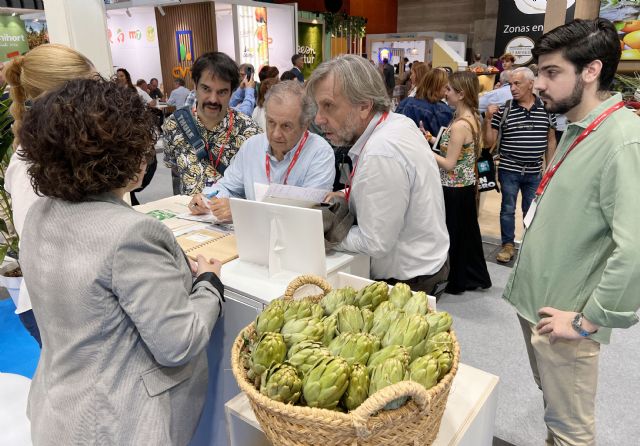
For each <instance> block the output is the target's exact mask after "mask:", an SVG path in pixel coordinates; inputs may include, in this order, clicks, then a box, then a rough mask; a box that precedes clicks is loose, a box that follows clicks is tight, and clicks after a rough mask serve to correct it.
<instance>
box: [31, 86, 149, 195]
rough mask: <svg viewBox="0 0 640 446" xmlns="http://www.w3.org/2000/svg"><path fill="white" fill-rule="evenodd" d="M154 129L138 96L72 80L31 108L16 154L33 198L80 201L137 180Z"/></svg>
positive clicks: (125, 89) (135, 93)
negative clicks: (25, 168) (26, 166)
mask: <svg viewBox="0 0 640 446" xmlns="http://www.w3.org/2000/svg"><path fill="white" fill-rule="evenodd" d="M154 123H155V118H154V115H153V113H152V112H151V111H150V110H149V109H148V108H147V107H146V106H145V105H144V103H143V102H142V100H141V99H140V96H138V93H137V92H135V91H131V90H130V89H128V88H121V87H119V86H118V85H117V84H116V83H115V82H109V81H106V80H104V79H102V78H99V77H98V78H93V79H76V80H72V81H69V82H67V83H66V84H64V85H63V86H62V87H59V88H57V89H55V90H52V91H50V92H48V93H47V94H45V95H44V96H41V97H40V98H38V99H36V100H35V101H34V102H33V106H32V107H31V109H30V110H29V111H27V112H26V113H25V116H24V121H23V124H22V127H21V128H20V140H21V149H20V151H19V153H20V156H22V157H24V158H25V159H26V161H27V163H28V164H29V175H30V176H31V183H32V185H33V188H34V190H35V191H36V193H38V194H40V195H45V196H47V197H54V198H61V199H63V200H66V201H74V202H77V201H84V200H85V199H87V198H88V197H89V196H91V195H97V194H102V193H105V192H110V191H113V190H114V189H118V188H122V187H125V186H127V185H128V184H129V183H130V181H132V180H135V179H136V178H137V177H138V175H139V174H140V167H141V165H142V162H143V161H144V160H145V159H150V157H151V156H152V155H153V154H154V151H153V146H154V144H155V141H156V136H155V131H154Z"/></svg>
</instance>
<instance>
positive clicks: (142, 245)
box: [19, 79, 223, 445]
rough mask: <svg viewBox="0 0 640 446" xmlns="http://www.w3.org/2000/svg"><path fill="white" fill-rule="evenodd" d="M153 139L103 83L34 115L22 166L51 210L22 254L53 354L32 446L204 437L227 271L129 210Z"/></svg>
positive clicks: (41, 207)
mask: <svg viewBox="0 0 640 446" xmlns="http://www.w3.org/2000/svg"><path fill="white" fill-rule="evenodd" d="M153 125H154V118H153V115H151V113H150V112H149V110H148V109H147V107H145V106H144V104H143V103H142V100H141V99H140V98H139V97H138V95H137V94H136V93H135V92H134V91H131V90H130V89H125V88H120V87H118V86H117V85H116V84H115V83H113V82H108V81H105V80H102V79H79V80H72V81H69V82H68V83H66V84H65V85H64V86H63V87H61V88H58V89H56V90H53V91H51V92H49V93H47V94H45V95H44V96H41V97H39V98H38V99H36V100H35V101H34V103H33V106H32V107H31V109H30V110H29V111H27V112H26V113H25V115H24V120H23V123H22V127H21V129H20V132H19V137H20V140H21V150H20V155H21V156H22V157H23V158H24V159H26V161H27V163H28V164H29V174H30V175H31V178H32V183H33V186H34V188H35V190H36V192H37V193H39V194H40V195H43V196H44V198H43V199H41V200H38V201H37V202H36V203H34V204H33V205H32V207H31V209H30V211H29V219H28V220H27V221H26V223H25V226H24V229H23V238H22V250H21V259H22V263H23V265H24V275H25V280H26V281H27V282H28V283H29V290H30V294H31V300H32V304H33V308H34V311H35V312H36V314H37V315H38V323H39V325H40V330H41V333H42V340H43V345H42V354H41V356H40V361H39V363H38V368H37V370H36V374H35V376H34V378H33V382H32V384H31V391H30V393H29V410H28V415H29V418H30V420H31V434H32V440H33V444H34V445H42V444H103V443H108V444H172V445H186V444H188V443H189V441H190V439H191V437H192V435H193V433H194V431H195V428H196V424H197V422H198V419H199V416H200V412H201V410H202V407H203V405H204V399H205V395H206V389H207V357H206V353H205V348H206V346H207V344H208V342H209V337H210V335H211V332H212V329H213V326H214V324H215V322H216V320H217V318H218V316H219V315H220V314H221V310H222V295H223V287H222V284H221V282H220V279H219V278H218V275H219V274H220V266H221V264H220V262H218V261H215V260H213V259H211V260H207V259H205V258H203V257H202V256H200V257H199V258H198V263H197V264H192V265H190V264H189V262H188V260H187V258H186V256H185V255H184V253H183V252H182V250H181V249H180V247H179V246H178V244H177V242H176V240H175V238H174V237H173V234H172V233H171V231H169V229H168V228H167V227H166V226H164V225H163V224H162V223H161V222H159V221H157V220H155V219H154V218H152V217H150V216H147V215H145V214H142V213H139V212H137V211H135V210H133V209H132V208H131V207H130V206H129V205H127V204H126V203H125V202H124V201H123V200H122V198H123V196H124V194H125V193H126V192H128V191H130V190H132V189H134V188H136V187H137V186H138V185H139V183H140V181H141V179H142V175H143V172H144V168H145V165H146V161H147V159H149V157H150V156H152V154H153V150H152V147H153V143H154V142H155V132H154V130H153ZM193 275H195V276H196V279H195V281H194V280H193Z"/></svg>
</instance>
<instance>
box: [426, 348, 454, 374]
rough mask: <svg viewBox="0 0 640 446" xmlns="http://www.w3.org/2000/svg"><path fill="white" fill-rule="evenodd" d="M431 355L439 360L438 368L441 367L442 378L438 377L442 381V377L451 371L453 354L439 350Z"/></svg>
mask: <svg viewBox="0 0 640 446" xmlns="http://www.w3.org/2000/svg"><path fill="white" fill-rule="evenodd" d="M429 354H430V355H431V356H433V357H434V358H436V359H437V361H438V366H439V367H440V376H438V379H442V377H443V376H444V375H446V374H447V373H449V370H451V366H452V365H453V352H450V351H447V350H441V349H437V350H434V351H432V352H431V353H429Z"/></svg>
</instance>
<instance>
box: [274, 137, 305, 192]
mask: <svg viewBox="0 0 640 446" xmlns="http://www.w3.org/2000/svg"><path fill="white" fill-rule="evenodd" d="M307 138H309V130H307V131H306V132H304V135H303V136H302V139H301V140H300V144H298V148H297V149H296V152H295V153H294V154H293V158H291V162H290V163H289V167H288V168H287V173H286V174H285V176H284V182H283V183H282V184H287V180H288V179H289V174H290V173H291V169H293V166H295V165H296V163H297V162H298V158H299V157H300V152H302V148H303V147H304V144H305V143H306V142H307ZM264 162H265V170H266V171H267V181H268V182H269V184H271V162H270V160H269V154H268V153H267V154H265V156H264Z"/></svg>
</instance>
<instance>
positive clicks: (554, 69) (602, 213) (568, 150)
mask: <svg viewBox="0 0 640 446" xmlns="http://www.w3.org/2000/svg"><path fill="white" fill-rule="evenodd" d="M532 53H533V55H534V57H535V58H536V60H537V63H538V77H537V79H536V81H535V87H536V89H537V90H538V91H539V92H540V97H541V98H542V100H543V101H544V103H545V107H546V108H547V110H549V111H551V112H554V113H558V114H564V115H566V117H567V119H568V121H569V124H568V125H567V129H566V131H565V133H564V135H563V136H562V140H561V141H560V143H559V145H558V148H557V150H556V155H555V157H554V159H553V162H552V163H551V164H550V165H549V167H548V168H547V170H546V172H545V174H544V177H543V179H542V182H541V183H540V187H539V188H538V189H537V191H536V199H535V202H534V204H532V206H531V208H530V209H529V213H528V214H527V216H526V218H525V225H526V226H527V230H526V232H525V236H524V239H523V241H522V247H521V249H520V254H519V256H518V260H517V262H516V265H515V266H514V268H513V271H512V274H511V278H510V279H509V282H508V283H507V286H506V287H505V291H504V298H505V299H506V300H507V301H509V302H510V303H511V304H512V305H513V306H514V307H515V309H516V311H517V313H518V318H519V320H520V325H521V327H522V331H523V334H524V339H525V345H526V347H527V352H528V354H529V362H530V365H531V370H532V372H533V376H534V379H535V381H536V384H537V385H538V387H540V389H542V396H543V401H544V406H545V409H544V421H545V423H546V425H547V430H548V436H547V440H546V444H547V445H555V446H569V445H585V446H587V445H595V444H596V435H595V400H596V387H597V383H598V357H599V352H600V344H607V343H609V338H610V336H611V329H612V328H628V327H630V326H632V325H634V324H636V323H637V322H638V315H637V314H636V313H637V311H638V308H639V307H640V293H638V290H639V289H640V261H639V257H638V252H639V251H640V237H638V233H637V232H638V230H637V226H638V224H637V220H638V215H640V200H639V199H638V190H640V180H639V179H638V172H639V171H640V138H639V135H640V119H638V117H637V116H635V115H634V114H633V112H632V111H631V110H628V109H626V108H625V107H624V103H623V102H622V97H621V95H620V94H619V93H616V94H614V95H611V93H610V92H609V90H610V87H611V83H612V81H613V79H614V76H615V73H616V68H617V67H618V62H619V60H620V54H621V50H620V42H619V39H618V33H617V31H616V28H615V26H614V25H613V24H612V23H611V22H609V21H608V20H605V19H601V18H598V19H595V20H575V21H574V22H571V23H569V24H566V25H564V26H561V27H559V28H555V29H554V30H552V31H550V32H549V33H547V34H545V35H543V36H542V37H541V38H540V39H539V40H538V42H537V43H536V45H535V47H534V48H533V51H532ZM616 361H624V358H616ZM622 385H624V384H622ZM633 419H635V417H634V416H633V415H632V414H629V417H627V419H626V420H624V421H630V422H633V421H632V420H633ZM620 421H621V422H623V420H620ZM603 439H606V436H605V437H604V438H603ZM603 439H602V440H603ZM631 443H633V441H631Z"/></svg>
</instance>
